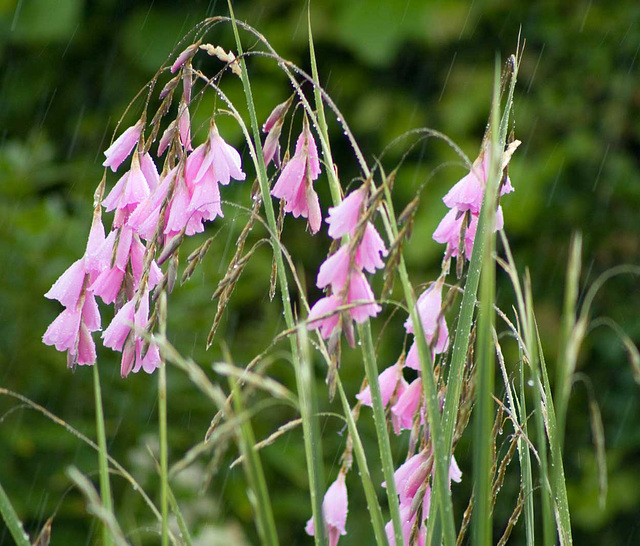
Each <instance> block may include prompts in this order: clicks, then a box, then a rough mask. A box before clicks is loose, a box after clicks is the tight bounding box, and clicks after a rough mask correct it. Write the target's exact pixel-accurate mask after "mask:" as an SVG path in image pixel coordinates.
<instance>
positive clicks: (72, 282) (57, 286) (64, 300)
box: [44, 257, 85, 308]
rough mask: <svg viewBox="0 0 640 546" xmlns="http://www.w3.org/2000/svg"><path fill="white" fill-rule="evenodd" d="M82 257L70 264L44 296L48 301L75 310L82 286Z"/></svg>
mask: <svg viewBox="0 0 640 546" xmlns="http://www.w3.org/2000/svg"><path fill="white" fill-rule="evenodd" d="M84 277H85V269H84V257H83V258H80V259H79V260H76V261H75V262H73V264H71V266H70V267H69V269H67V270H66V271H65V272H64V273H63V274H62V275H60V277H59V278H58V280H57V281H56V282H55V283H54V284H53V286H52V287H51V288H50V289H49V291H48V292H47V293H46V294H45V295H44V297H45V298H49V299H50V300H58V301H59V302H60V303H61V304H62V305H64V306H65V307H71V308H75V306H76V304H77V303H78V299H79V298H80V293H81V292H82V287H83V286H84Z"/></svg>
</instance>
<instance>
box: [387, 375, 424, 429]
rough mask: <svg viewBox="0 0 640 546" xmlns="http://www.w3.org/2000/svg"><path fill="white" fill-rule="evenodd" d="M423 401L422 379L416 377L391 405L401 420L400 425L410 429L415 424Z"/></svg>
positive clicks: (393, 411) (392, 410)
mask: <svg viewBox="0 0 640 546" xmlns="http://www.w3.org/2000/svg"><path fill="white" fill-rule="evenodd" d="M421 403H422V379H420V378H419V377H418V378H417V379H414V380H413V381H412V382H411V383H410V384H409V386H408V387H407V388H406V390H405V391H404V392H403V393H402V396H400V398H398V401H397V402H396V403H395V404H394V405H393V406H392V407H391V413H393V414H394V415H396V416H397V417H398V419H399V420H400V426H401V427H402V428H403V429H406V430H409V429H411V427H412V426H413V421H414V419H415V416H416V413H417V411H418V409H419V408H420V406H421Z"/></svg>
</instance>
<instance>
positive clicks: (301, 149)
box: [271, 121, 322, 233]
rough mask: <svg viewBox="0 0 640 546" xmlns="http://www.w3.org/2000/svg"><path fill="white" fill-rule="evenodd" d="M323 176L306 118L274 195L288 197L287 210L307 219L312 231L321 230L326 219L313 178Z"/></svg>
mask: <svg viewBox="0 0 640 546" xmlns="http://www.w3.org/2000/svg"><path fill="white" fill-rule="evenodd" d="M319 175H320V160H319V159H318V150H317V148H316V143H315V141H314V139H313V135H312V134H311V130H310V129H309V125H308V123H307V122H306V121H305V125H304V128H303V130H302V133H300V136H299V137H298V142H297V143H296V151H295V154H294V155H293V157H292V158H291V160H290V161H289V162H288V163H287V164H286V165H285V166H284V169H282V172H281V173H280V176H279V177H278V180H277V181H276V183H275V185H274V186H273V189H272V190H271V195H273V196H274V197H277V198H279V199H284V202H285V205H284V211H285V212H290V213H292V214H293V216H294V217H295V218H297V217H298V216H302V217H303V218H307V219H308V221H309V228H310V229H311V232H312V233H317V231H318V230H319V229H320V223H321V221H322V214H321V212H320V203H319V201H318V195H317V194H316V192H315V190H314V189H313V181H314V180H316V179H317V178H318V176H319Z"/></svg>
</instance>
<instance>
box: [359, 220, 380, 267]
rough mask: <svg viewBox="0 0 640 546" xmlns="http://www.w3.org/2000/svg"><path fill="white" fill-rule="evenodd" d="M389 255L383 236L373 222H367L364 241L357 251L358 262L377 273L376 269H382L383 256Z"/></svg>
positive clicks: (363, 236) (360, 265)
mask: <svg viewBox="0 0 640 546" xmlns="http://www.w3.org/2000/svg"><path fill="white" fill-rule="evenodd" d="M386 255H387V249H386V247H385V246H384V241H383V240H382V237H380V235H379V234H378V231H377V230H376V228H375V227H373V224H372V223H371V222H368V223H367V226H366V227H365V230H364V234H363V235H362V241H360V245H359V246H358V250H357V251H356V264H357V265H358V267H361V268H362V269H366V270H367V271H368V272H369V273H375V272H376V269H382V268H383V267H384V262H383V261H382V258H381V256H386Z"/></svg>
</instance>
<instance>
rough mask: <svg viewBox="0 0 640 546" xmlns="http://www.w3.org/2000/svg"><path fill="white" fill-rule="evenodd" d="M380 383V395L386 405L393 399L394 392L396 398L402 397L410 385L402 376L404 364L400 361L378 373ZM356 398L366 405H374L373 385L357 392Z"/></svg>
mask: <svg viewBox="0 0 640 546" xmlns="http://www.w3.org/2000/svg"><path fill="white" fill-rule="evenodd" d="M378 385H379V386H380V396H381V397H382V405H383V406H384V407H386V406H387V404H388V403H389V402H390V401H391V397H392V396H393V395H394V394H395V396H396V398H400V396H402V394H403V393H404V391H405V390H406V388H407V386H408V385H407V382H406V381H405V379H404V377H403V376H402V366H400V365H399V363H396V364H394V365H393V366H389V367H388V368H387V369H386V370H384V371H383V372H382V373H381V374H380V375H378ZM356 398H357V399H358V400H360V402H362V403H363V404H364V405H365V406H372V401H371V387H370V386H368V385H367V386H366V387H365V388H364V389H362V391H361V392H360V393H359V394H356Z"/></svg>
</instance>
